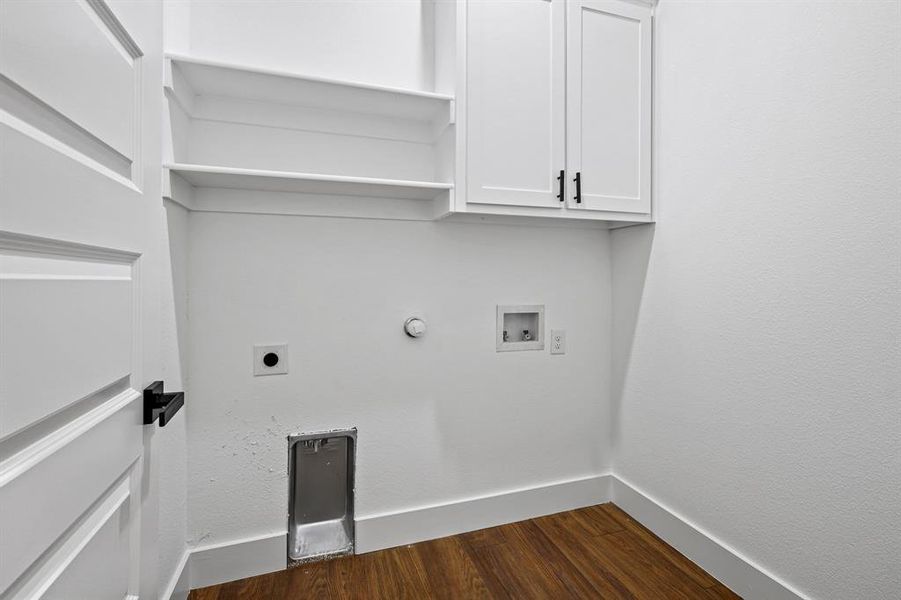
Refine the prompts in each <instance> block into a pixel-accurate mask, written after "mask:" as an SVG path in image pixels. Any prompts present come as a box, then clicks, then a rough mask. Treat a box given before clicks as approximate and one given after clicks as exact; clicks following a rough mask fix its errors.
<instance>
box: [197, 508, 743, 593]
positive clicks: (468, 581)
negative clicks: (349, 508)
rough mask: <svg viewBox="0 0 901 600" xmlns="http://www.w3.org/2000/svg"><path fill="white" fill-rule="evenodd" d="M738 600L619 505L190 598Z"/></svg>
mask: <svg viewBox="0 0 901 600" xmlns="http://www.w3.org/2000/svg"><path fill="white" fill-rule="evenodd" d="M239 598H240V599H248V600H250V599H252V600H258V599H269V598H273V599H281V598H291V599H294V598H317V599H335V600H338V599H342V600H343V599H345V598H348V599H349V598H354V599H356V598H359V599H361V600H363V599H365V600H370V599H395V598H410V599H415V600H419V599H425V598H441V599H453V600H464V599H467V598H516V599H520V598H553V599H556V598H636V599H648V600H650V599H653V600H685V599H703V600H711V599H717V598H719V599H723V598H733V599H734V598H738V596H737V595H735V594H734V593H732V592H731V591H730V590H729V589H728V588H726V587H725V586H723V585H722V584H720V583H719V582H718V581H717V580H716V579H714V578H713V577H711V576H710V575H708V574H707V573H706V572H704V571H703V570H702V569H701V568H699V567H698V566H697V565H695V564H694V563H692V562H691V561H689V560H688V559H687V558H685V557H684V556H682V555H681V554H679V552H677V551H676V550H674V549H673V548H672V547H671V546H669V545H667V544H666V543H665V542H663V541H662V540H661V539H660V538H658V537H657V536H655V535H654V534H653V533H651V532H650V531H648V530H647V529H645V528H644V527H642V526H641V525H640V524H638V523H637V522H636V521H635V520H633V519H632V518H631V517H629V516H628V515H627V514H626V513H624V512H623V511H621V510H620V509H619V508H617V507H616V506H614V505H613V504H601V505H598V506H591V507H589V508H583V509H580V510H573V511H570V512H564V513H560V514H556V515H551V516H548V517H541V518H538V519H531V520H529V521H522V522H520V523H513V524H511V525H502V526H500V527H493V528H491V529H483V530H482V531H474V532H472V533H464V534H462V535H457V536H453V537H448V538H442V539H440V540H433V541H430V542H423V543H420V544H415V545H412V546H404V547H401V548H392V549H390V550H382V551H380V552H372V553H370V554H362V555H359V556H350V557H346V558H339V559H335V560H331V561H326V562H320V563H313V564H309V565H303V566H300V567H297V568H294V569H289V570H287V571H280V572H277V573H270V574H268V575H261V576H259V577H251V578H249V579H242V580H240V581H233V582H231V583H225V584H222V585H217V586H212V587H208V588H203V589H198V590H194V591H192V592H191V596H190V598H189V600H232V599H239Z"/></svg>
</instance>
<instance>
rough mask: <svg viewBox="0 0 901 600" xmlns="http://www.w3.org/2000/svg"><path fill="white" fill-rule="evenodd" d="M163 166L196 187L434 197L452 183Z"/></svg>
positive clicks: (419, 198) (181, 165)
mask: <svg viewBox="0 0 901 600" xmlns="http://www.w3.org/2000/svg"><path fill="white" fill-rule="evenodd" d="M166 168H167V169H169V171H170V172H173V173H177V174H178V175H180V176H181V177H182V178H184V179H185V181H187V182H188V183H190V184H191V185H193V186H194V187H200V188H221V189H237V190H254V191H265V192H292V193H301V194H316V195H335V196H364V197H369V198H398V199H405V200H434V199H435V198H437V197H439V196H440V195H442V194H444V193H446V192H448V191H450V190H452V189H453V188H454V185H453V184H452V183H435V182H430V181H405V180H399V179H378V178H374V177H349V176H345V175H322V174H316V173H296V172H290V171H266V170H261V169H238V168H234V167H215V166H207V165H192V164H184V163H174V164H168V165H166Z"/></svg>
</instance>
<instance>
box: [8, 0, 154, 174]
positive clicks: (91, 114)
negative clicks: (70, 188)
mask: <svg viewBox="0 0 901 600" xmlns="http://www.w3.org/2000/svg"><path fill="white" fill-rule="evenodd" d="M143 54H144V53H143V51H142V50H141V48H140V47H139V46H138V44H137V43H136V42H135V40H134V38H132V36H131V35H130V34H129V33H128V31H126V29H125V28H124V27H123V25H122V23H121V22H120V21H119V19H118V18H117V17H116V16H115V14H114V13H113V11H112V10H111V9H110V8H109V6H108V5H107V4H106V2H104V1H103V0H72V1H70V2H48V1H47V0H32V1H30V2H4V3H2V5H0V73H2V74H0V109H2V111H4V112H7V113H9V115H10V116H13V117H15V118H17V119H19V120H20V121H22V122H24V123H27V124H29V125H31V126H32V127H35V128H36V129H38V130H40V131H42V132H44V133H45V134H47V135H48V136H50V137H51V138H53V139H56V140H57V141H59V142H61V143H63V144H65V145H66V146H69V147H70V148H72V149H73V150H75V151H76V152H79V153H81V154H83V155H84V156H86V157H88V158H90V159H91V160H93V161H95V162H97V163H99V164H101V165H103V166H104V167H106V168H107V169H109V170H111V171H113V172H114V173H116V174H118V175H120V176H122V177H125V178H126V179H130V180H132V181H133V182H134V183H135V184H137V185H140V183H141V178H142V175H143V169H141V168H136V167H137V165H140V163H141V146H142V142H141V139H142V136H141V132H142V121H143V118H142V109H143V103H142V95H143V79H144V78H143V74H142V59H143ZM9 122H10V124H14V121H12V120H10V121H9Z"/></svg>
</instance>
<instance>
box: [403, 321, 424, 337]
mask: <svg viewBox="0 0 901 600" xmlns="http://www.w3.org/2000/svg"><path fill="white" fill-rule="evenodd" d="M404 333H406V334H407V335H408V336H410V337H413V338H418V337H422V336H424V335H425V321H423V320H422V319H420V318H419V317H410V318H409V319H407V320H406V321H404Z"/></svg>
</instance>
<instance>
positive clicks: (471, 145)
mask: <svg viewBox="0 0 901 600" xmlns="http://www.w3.org/2000/svg"><path fill="white" fill-rule="evenodd" d="M565 16H566V11H565V3H564V0H521V1H518V2H510V1H499V0H470V1H469V2H468V3H467V58H466V68H467V91H466V100H467V102H466V106H467V118H468V126H467V138H468V141H467V145H466V155H467V177H466V180H467V182H466V192H467V202H469V203H476V204H503V205H513V206H534V207H560V206H562V205H563V204H564V203H563V202H562V200H563V199H562V198H558V197H557V195H558V193H559V183H558V180H557V177H558V176H559V174H560V170H561V169H563V168H565V163H566V159H565V151H566V147H565V145H566V142H565V136H566V122H565V116H564V115H565V110H566V107H565V97H566V78H565V75H566V71H565V68H566V67H565V51H566V44H565V39H564V38H565V34H566V26H565Z"/></svg>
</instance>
